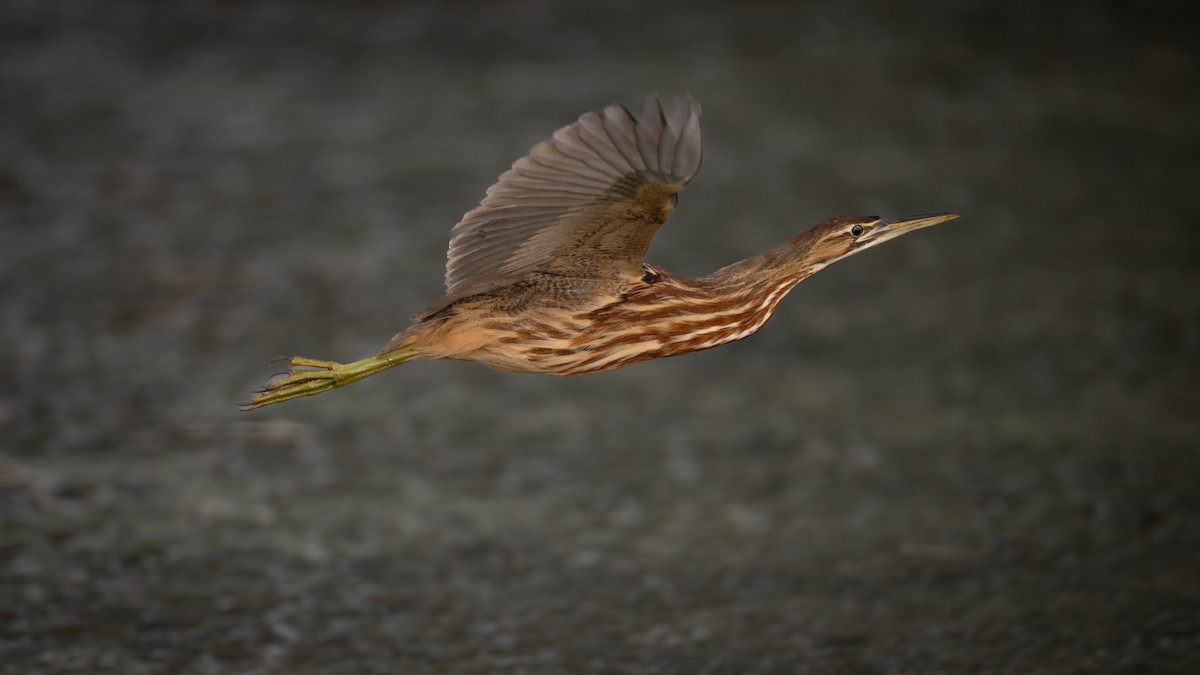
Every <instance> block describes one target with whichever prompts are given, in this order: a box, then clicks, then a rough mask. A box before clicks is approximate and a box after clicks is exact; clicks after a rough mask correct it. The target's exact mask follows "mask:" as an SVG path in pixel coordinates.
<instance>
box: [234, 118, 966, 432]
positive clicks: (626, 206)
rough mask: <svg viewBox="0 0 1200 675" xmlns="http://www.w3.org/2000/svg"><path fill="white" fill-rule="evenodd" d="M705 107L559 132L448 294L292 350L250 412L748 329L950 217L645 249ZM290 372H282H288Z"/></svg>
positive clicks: (462, 239)
mask: <svg viewBox="0 0 1200 675" xmlns="http://www.w3.org/2000/svg"><path fill="white" fill-rule="evenodd" d="M700 136H701V132H700V106H699V104H697V103H696V102H695V101H693V100H692V99H691V98H690V97H685V98H683V99H681V100H678V101H675V102H674V104H673V105H671V106H668V107H667V108H664V107H663V106H662V104H661V103H660V102H659V100H658V99H657V98H654V97H651V98H648V99H647V100H646V103H645V105H644V106H643V108H642V111H641V113H640V114H637V115H635V114H633V113H631V112H630V111H629V110H628V109H626V108H625V107H623V106H621V105H617V104H614V105H610V106H608V107H607V108H605V109H604V110H603V111H601V112H593V113H588V114H586V115H583V116H582V117H580V118H579V120H578V121H577V122H575V123H574V124H571V125H569V126H566V127H563V128H562V129H559V130H558V131H557V132H555V134H554V137H553V138H552V139H550V140H549V141H546V142H545V143H541V144H539V145H536V146H534V148H533V149H532V150H531V151H530V153H529V155H528V156H526V157H524V158H522V159H519V160H517V162H516V163H514V164H513V166H512V168H511V169H509V171H507V172H506V173H504V174H503V175H502V176H500V180H499V181H498V182H497V183H496V184H495V185H493V186H492V187H491V188H490V189H488V191H487V196H486V197H485V198H484V200H483V201H482V202H481V203H480V204H479V206H477V207H475V208H474V209H473V210H471V211H470V212H468V213H467V215H466V216H464V217H463V219H462V221H461V222H459V223H458V224H457V225H455V226H454V228H453V230H451V238H450V251H449V256H448V258H449V260H448V262H447V264H446V295H445V296H444V297H442V298H441V299H440V300H438V301H436V302H434V303H433V304H432V305H429V306H428V307H426V308H425V309H424V310H423V311H421V312H420V313H419V314H417V315H416V316H415V317H414V318H413V325H412V326H411V327H409V328H408V329H407V330H405V331H404V332H401V333H399V334H397V335H396V336H395V337H393V338H392V339H391V341H390V342H388V343H387V345H386V346H385V347H384V348H383V349H382V350H381V351H380V352H379V354H378V355H377V356H373V357H371V358H367V359H363V360H361V361H354V362H352V363H334V362H330V361H318V360H314V359H308V358H304V357H300V356H297V357H294V358H292V359H291V360H290V362H289V363H290V366H291V369H290V370H289V371H288V372H287V373H286V377H283V378H281V379H276V380H273V381H269V382H268V383H267V384H266V385H265V386H264V387H263V388H262V389H260V390H259V391H258V393H257V394H256V395H255V396H254V397H253V398H252V399H251V400H250V402H249V403H248V404H245V406H244V407H245V408H246V409H253V408H261V407H262V406H266V405H271V404H272V403H279V402H281V401H286V400H289V399H293V398H297V397H299V396H309V395H312V394H318V393H321V392H323V391H328V390H330V389H333V388H335V387H340V386H342V385H345V384H349V383H351V382H354V381H356V380H361V379H362V378H364V377H368V376H370V375H374V374H375V373H378V372H380V371H383V370H386V369H388V368H391V367H393V366H398V365H400V364H402V363H404V362H406V361H410V360H412V359H416V358H426V359H455V360H461V361H478V362H480V363H483V364H485V365H487V366H490V367H492V368H495V369H497V370H503V371H512V372H524V373H546V374H550V375H583V374H586V373H597V372H600V371H603V370H612V369H613V368H621V367H623V366H628V365H630V364H631V363H637V362H638V361H645V360H648V359H655V358H660V357H664V356H675V355H677V354H686V353H688V352H694V351H698V350H701V349H708V348H709V347H716V346H717V345H721V344H725V343H726V342H732V341H734V340H740V339H742V338H744V337H746V336H748V335H751V334H752V333H754V332H755V331H757V330H758V329H759V328H762V326H763V324H765V323H766V322H767V319H769V318H771V314H773V313H774V312H775V307H776V306H777V305H778V304H779V301H780V300H782V299H783V296H785V295H787V293H788V291H790V290H791V289H792V288H793V287H794V286H795V285H796V284H798V283H800V282H801V281H803V280H804V279H806V278H808V277H809V276H811V275H812V274H815V273H816V272H818V271H820V270H822V269H824V268H825V267H826V266H827V265H829V264H831V263H834V262H836V261H838V260H841V259H843V258H846V257H848V256H851V255H854V254H855V253H858V252H859V251H864V250H866V249H868V248H870V247H872V246H875V245H877V244H881V243H883V242H885V241H888V240H890V239H895V238H896V237H898V236H900V235H902V234H906V233H908V232H912V231H914V230H917V229H920V228H923V227H928V226H930V225H935V224H937V223H941V222H944V221H947V220H950V219H952V218H956V217H957V215H956V214H952V213H941V214H929V215H922V216H914V217H908V218H899V219H891V220H888V219H882V218H878V217H875V216H841V217H838V218H832V219H830V220H827V221H825V222H823V223H821V224H820V225H817V226H816V227H814V228H812V229H810V230H808V231H807V232H804V233H803V234H801V235H799V236H797V237H795V238H793V239H792V240H790V241H788V242H786V243H784V244H782V245H780V246H778V247H776V248H774V249H771V250H770V251H767V252H766V253H763V254H762V255H759V256H756V257H754V258H749V259H747V260H743V261H741V262H738V263H734V264H732V265H730V266H728V267H725V268H723V269H720V270H717V271H716V272H714V273H713V274H711V275H709V276H707V277H702V278H699V279H691V278H688V277H683V276H679V275H677V274H672V273H670V272H668V271H666V270H664V269H661V268H659V267H656V266H654V265H651V264H649V263H647V262H645V261H644V260H643V258H644V256H645V254H646V248H647V247H648V246H649V245H650V239H651V237H653V236H654V233H655V231H656V230H658V228H659V226H661V225H662V224H663V223H664V222H665V221H666V220H667V217H668V216H669V215H670V214H671V212H672V211H674V210H675V204H676V202H677V200H678V197H679V193H680V192H681V191H682V190H683V188H684V187H685V186H686V185H687V184H688V183H689V182H690V181H691V180H692V177H693V176H695V175H696V172H697V171H698V170H699V169H700V156H701V139H700ZM281 375H284V373H281Z"/></svg>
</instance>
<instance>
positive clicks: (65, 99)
mask: <svg viewBox="0 0 1200 675" xmlns="http://www.w3.org/2000/svg"><path fill="white" fill-rule="evenodd" d="M612 4H613V3H553V2H548V1H546V2H540V1H526V2H516V3H500V2H406V3H387V2H366V1H363V2H339V3H332V2H301V1H297V0H279V1H278V2H248V3H243V2H201V1H198V0H196V1H189V2H171V3H167V2H154V1H153V0H145V1H136V0H104V1H99V0H97V1H83V0H81V1H77V2H61V3H51V2H42V1H37V0H8V1H6V2H4V3H2V4H0V673H5V674H7V673H22V674H25V673H98V672H119V673H126V674H131V675H136V674H141V673H186V674H193V673H429V674H434V673H437V674H441V673H462V674H475V673H528V674H541V673H571V674H575V673H630V674H639V673H645V674H652V673H685V674H699V673H707V674H725V673H730V674H733V673H746V674H749V673H755V674H758V675H765V674H774V673H796V672H811V673H824V672H854V673H900V672H905V673H925V672H958V673H968V672H997V673H1077V672H1121V673H1150V672H1153V673H1185V672H1200V488H1198V487H1197V486H1198V485H1200V458H1198V456H1197V453H1198V452H1200V421H1198V418H1200V387H1198V386H1197V382H1198V381H1200V234H1198V233H1197V231H1198V229H1200V162H1197V161H1196V160H1197V158H1198V157H1200V88H1197V87H1196V83H1197V82H1198V81H1200V55H1198V51H1197V50H1196V48H1195V43H1194V41H1195V35H1194V31H1193V30H1192V28H1193V25H1192V23H1191V22H1190V20H1185V18H1184V17H1185V14H1184V12H1185V11H1186V4H1180V5H1179V7H1180V9H1179V10H1177V13H1175V14H1172V13H1171V12H1170V11H1167V10H1162V9H1156V10H1149V9H1146V8H1145V7H1142V6H1140V5H1136V4H1134V3H1123V2H1065V3H1052V4H1048V5H1046V6H1045V7H1044V8H1043V9H1041V10H1033V9H1030V8H1031V7H1033V6H1032V5H1022V4H1021V3H1001V2H983V1H966V2H959V1H954V2H951V1H950V0H946V1H944V2H925V3H886V2H882V1H879V0H852V1H850V2H845V1H842V0H838V1H834V0H827V1H826V0H822V1H818V2H813V3H784V2H748V3H734V2H729V3H716V4H713V3H708V4H705V3H687V4H676V3H671V2H667V3H660V2H655V3H630V4H629V5H628V9H614V8H613V7H611V5H612ZM679 91H688V92H691V93H692V94H693V95H694V96H695V97H696V98H697V99H698V100H699V101H700V102H701V103H702V104H703V105H704V114H705V128H706V139H707V144H706V149H705V165H704V168H703V169H702V170H701V172H700V175H699V176H698V177H697V179H696V180H695V181H694V182H693V183H692V185H691V187H690V188H689V189H688V191H687V192H686V193H685V194H684V195H683V196H682V198H681V199H680V204H679V210H678V211H677V212H676V214H675V215H674V216H673V217H672V219H671V221H670V222H669V223H668V224H667V225H666V226H665V227H664V228H663V229H662V231H661V232H660V234H659V236H658V238H657V239H656V240H655V243H654V245H653V247H652V248H651V252H650V259H651V260H652V261H653V262H655V263H658V264H660V265H662V266H664V267H666V268H668V269H671V270H674V271H676V272H680V273H685V274H693V275H700V274H705V273H708V272H710V271H712V270H714V269H716V268H718V267H720V266H722V265H725V264H727V263H730V262H733V261H735V260H737V259H740V258H744V257H747V256H750V255H753V254H755V253H758V252H760V251H762V250H764V249H766V248H769V247H771V246H773V245H775V244H777V243H779V242H781V241H784V240H786V239H788V238H789V237H791V236H793V235H795V234H797V233H799V232H801V231H803V230H805V229H807V228H808V227H810V226H812V225H815V224H816V223H817V222H819V221H821V220H823V219H825V218H827V217H830V216H835V215H841V214H847V213H877V214H880V215H884V216H899V215H906V214H912V213H922V212H930V211H957V212H960V213H962V214H963V216H962V218H961V219H959V220H957V221H954V222H952V223H947V224H944V225H940V226H938V227H935V228H933V229H930V230H925V231H922V232H919V233H916V234H913V235H911V236H908V237H905V238H903V239H900V240H897V241H895V242H891V243H888V244H885V245H883V246H881V247H879V248H878V249H874V250H872V251H869V252H866V253H863V254H862V255H861V256H856V257H854V258H852V259H849V260H846V261H844V262H842V263H839V264H838V265H836V266H833V267H831V268H829V269H828V270H826V271H823V272H821V273H820V274H818V275H817V276H815V277H813V278H812V279H810V280H808V281H806V282H804V283H803V284H801V285H800V286H799V287H797V289H796V290H795V291H793V292H792V294H791V295H790V296H789V297H788V298H787V299H786V300H785V301H784V303H783V304H782V306H781V308H780V311H779V313H778V314H777V315H776V317H775V318H774V319H773V320H772V321H771V323H770V324H769V325H768V326H767V327H766V328H765V329H764V330H763V332H762V333H760V334H758V335H756V336H754V337H752V338H750V339H748V340H746V341H743V342H739V343H736V344H734V345H731V346H727V347H722V348H720V349H717V350H712V351H708V352H704V353H701V354H696V355H691V356H685V357H681V358H678V359H669V360H664V361H659V362H651V363H647V364H642V365H638V366H634V367H632V368H629V369H626V370H621V371H616V372H612V373H607V374H603V375H596V376H589V377H583V378H575V379H555V378H549V377H534V376H519V375H505V374H499V373H493V372H491V371H488V370H486V369H484V368H482V367H480V366H477V365H472V364H459V363H429V362H423V363H420V362H418V363H412V364H408V365H405V366H403V367H401V368H399V369H397V370H395V371H390V372H388V373H386V374H384V375H381V376H379V377H376V378H372V379H370V380H367V381H364V382H361V383H358V384H355V385H353V386H351V387H348V388H345V389H341V390H338V391H336V392H332V393H329V394H324V395H322V396H319V397H314V398H309V399H304V400H300V401H295V402H290V403H287V404H284V405H281V406H277V407H272V408H268V409H266V410H263V411H260V412H255V413H251V414H246V413H239V412H237V411H236V409H235V406H236V404H237V403H238V402H240V401H244V400H246V398H247V397H248V395H249V392H250V390H251V389H252V388H254V387H256V386H258V385H260V384H261V383H262V381H263V380H264V379H265V377H266V376H267V375H268V374H269V373H270V372H271V371H272V369H271V368H268V367H267V365H266V364H267V362H268V361H269V360H270V359H271V358H272V357H274V356H276V355H278V354H303V355H305V356H311V357H318V358H321V357H323V358H330V359H336V360H341V361H346V360H353V359H356V358H360V357H363V356H367V355H370V354H373V353H374V352H375V351H376V350H377V349H378V348H379V347H380V346H382V345H383V344H384V343H385V342H386V341H387V340H388V338H389V337H390V336H391V335H392V334H393V333H394V332H396V331H398V330H400V329H402V328H403V327H405V326H406V325H407V322H408V320H407V317H408V316H409V315H410V314H412V313H414V312H416V311H417V310H419V309H421V308H422V307H423V306H424V305H425V304H426V303H427V302H429V301H431V300H433V299H435V298H437V297H438V296H439V294H440V292H441V280H442V272H443V260H444V258H443V256H444V252H445V245H446V241H447V236H448V232H449V228H450V227H451V226H452V225H453V224H454V223H455V222H456V221H457V220H458V218H459V217H460V216H461V214H462V213H463V212H465V211H466V210H468V209H469V208H471V207H472V206H474V205H475V204H476V203H477V202H478V201H479V199H480V198H481V197H482V196H483V193H484V190H485V189H486V188H487V186H488V185H489V184H491V183H492V181H493V180H494V179H495V177H496V176H497V175H498V174H500V173H501V172H502V171H503V170H505V169H506V168H507V167H508V166H509V164H510V163H511V162H512V161H513V160H514V159H516V158H517V157H518V156H520V155H521V154H523V153H524V152H525V151H526V150H527V149H528V148H529V147H530V146H531V145H533V144H534V143H536V142H538V141H540V140H543V139H544V138H546V137H548V136H549V134H550V133H551V132H553V131H554V130H555V129H557V128H558V127H560V126H562V125H564V124H566V123H568V122H570V121H572V120H574V119H575V118H576V117H577V116H578V115H579V114H580V113H583V112H585V111H588V110H593V109H597V108H599V107H602V106H603V105H605V104H607V103H609V102H611V101H614V100H616V101H623V102H626V103H628V104H630V105H636V104H637V103H639V102H640V101H641V99H642V97H643V96H644V95H646V94H647V93H650V92H660V93H663V94H670V93H673V92H679ZM275 369H276V370H277V369H278V368H275Z"/></svg>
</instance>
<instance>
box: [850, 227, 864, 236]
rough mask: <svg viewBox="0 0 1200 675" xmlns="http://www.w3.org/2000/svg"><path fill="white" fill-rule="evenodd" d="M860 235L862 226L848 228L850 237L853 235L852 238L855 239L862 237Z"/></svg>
mask: <svg viewBox="0 0 1200 675" xmlns="http://www.w3.org/2000/svg"><path fill="white" fill-rule="evenodd" d="M862 233H863V226H862V225H855V226H854V227H852V228H850V234H851V235H853V236H855V237H860V236H862Z"/></svg>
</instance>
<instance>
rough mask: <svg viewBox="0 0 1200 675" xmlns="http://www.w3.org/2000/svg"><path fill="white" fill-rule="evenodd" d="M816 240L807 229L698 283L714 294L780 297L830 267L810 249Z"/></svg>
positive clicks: (826, 261)
mask: <svg viewBox="0 0 1200 675" xmlns="http://www.w3.org/2000/svg"><path fill="white" fill-rule="evenodd" d="M816 241H817V238H816V237H815V236H813V234H812V231H811V230H810V231H809V232H805V233H803V234H801V235H799V236H796V237H793V238H792V239H790V240H788V241H786V242H784V243H782V244H780V245H779V246H776V247H775V248H773V249H771V250H769V251H767V252H765V253H761V254H759V255H756V256H754V257H753V258H747V259H745V260H742V261H739V262H736V263H734V264H732V265H728V266H726V267H722V268H721V269H719V270H717V271H716V272H713V273H712V274H710V275H708V276H707V277H703V278H702V279H698V280H697V281H698V282H701V283H704V284H705V285H708V286H709V287H710V288H712V289H713V290H714V291H717V292H730V293H734V292H737V291H738V289H744V290H745V292H747V293H748V294H757V295H765V296H771V295H773V294H776V293H778V294H779V298H782V296H783V294H786V293H787V292H788V291H790V290H791V289H792V288H793V287H795V285H796V284H798V283H800V282H801V281H804V280H805V279H807V278H808V277H810V276H812V275H813V274H816V273H817V272H819V271H821V270H822V269H824V268H825V266H826V265H828V264H829V262H830V261H828V260H822V259H821V257H820V256H818V255H815V252H814V250H813V247H814V244H815V243H816ZM779 298H776V299H775V301H776V302H777V301H778V299H779Z"/></svg>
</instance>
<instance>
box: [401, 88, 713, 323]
mask: <svg viewBox="0 0 1200 675" xmlns="http://www.w3.org/2000/svg"><path fill="white" fill-rule="evenodd" d="M700 159H701V130H700V105H699V104H698V103H696V102H695V101H694V100H692V98H691V97H683V98H681V99H678V100H676V101H673V102H672V104H671V105H669V106H668V107H667V108H666V109H664V107H663V105H662V103H661V102H660V101H659V100H658V99H657V98H656V97H653V96H652V97H650V98H647V99H646V102H645V105H644V106H643V107H642V111H641V113H639V114H637V115H634V114H633V113H631V112H630V111H629V110H628V109H626V108H625V107H624V106H621V105H619V104H613V105H610V106H608V107H607V108H605V109H604V110H603V111H601V112H591V113H587V114H585V115H583V116H582V117H580V118H579V120H578V121H577V122H575V123H574V124H571V125H569V126H566V127H563V128H562V129H559V130H558V131H557V132H555V133H554V137H553V138H552V139H550V140H549V141H546V142H544V143H539V144H538V145H536V146H534V147H533V149H532V150H531V151H530V152H529V154H528V155H527V156H525V157H523V158H521V159H519V160H517V161H516V163H514V164H513V166H512V168H511V169H509V170H508V171H507V172H505V173H504V174H503V175H501V176H500V180H499V181H498V182H497V183H496V184H495V185H493V186H492V187H491V188H489V189H488V191H487V197H485V198H484V200H483V201H482V202H481V203H480V204H479V206H477V207H475V208H474V209H473V210H471V211H470V212H468V213H467V215H465V216H464V217H463V219H462V221H461V222H459V223H458V224H457V225H455V226H454V228H453V229H452V230H451V238H450V251H449V254H448V256H447V257H448V260H447V262H446V297H444V298H442V299H441V300H440V301H438V302H437V303H435V304H434V305H431V306H430V307H429V308H427V309H426V310H425V311H424V312H422V314H421V315H420V316H419V317H418V318H422V317H424V316H428V315H430V314H432V313H433V312H436V311H437V310H439V309H441V308H443V307H445V306H447V305H449V304H450V303H452V302H454V301H455V300H458V299H460V298H464V297H467V296H470V295H475V294H478V293H483V292H486V291H489V290H492V289H494V288H498V287H500V286H504V285H507V284H510V283H512V282H514V281H516V280H518V279H519V278H521V276H522V275H524V274H527V273H529V272H532V271H542V272H549V273H554V274H562V275H564V276H573V277H586V278H593V279H604V278H612V277H629V276H640V275H641V266H642V259H643V258H644V257H645V255H646V249H647V247H649V245H650V239H651V238H652V237H653V236H654V233H655V231H657V230H658V228H659V226H661V225H662V224H663V222H665V221H666V219H667V216H669V215H670V213H671V211H672V210H673V209H674V206H675V201H676V198H677V197H676V195H677V194H678V193H679V192H680V191H681V190H683V188H684V186H686V185H687V184H688V182H689V181H691V179H692V177H693V176H695V175H696V172H697V171H698V170H699V169H700Z"/></svg>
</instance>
